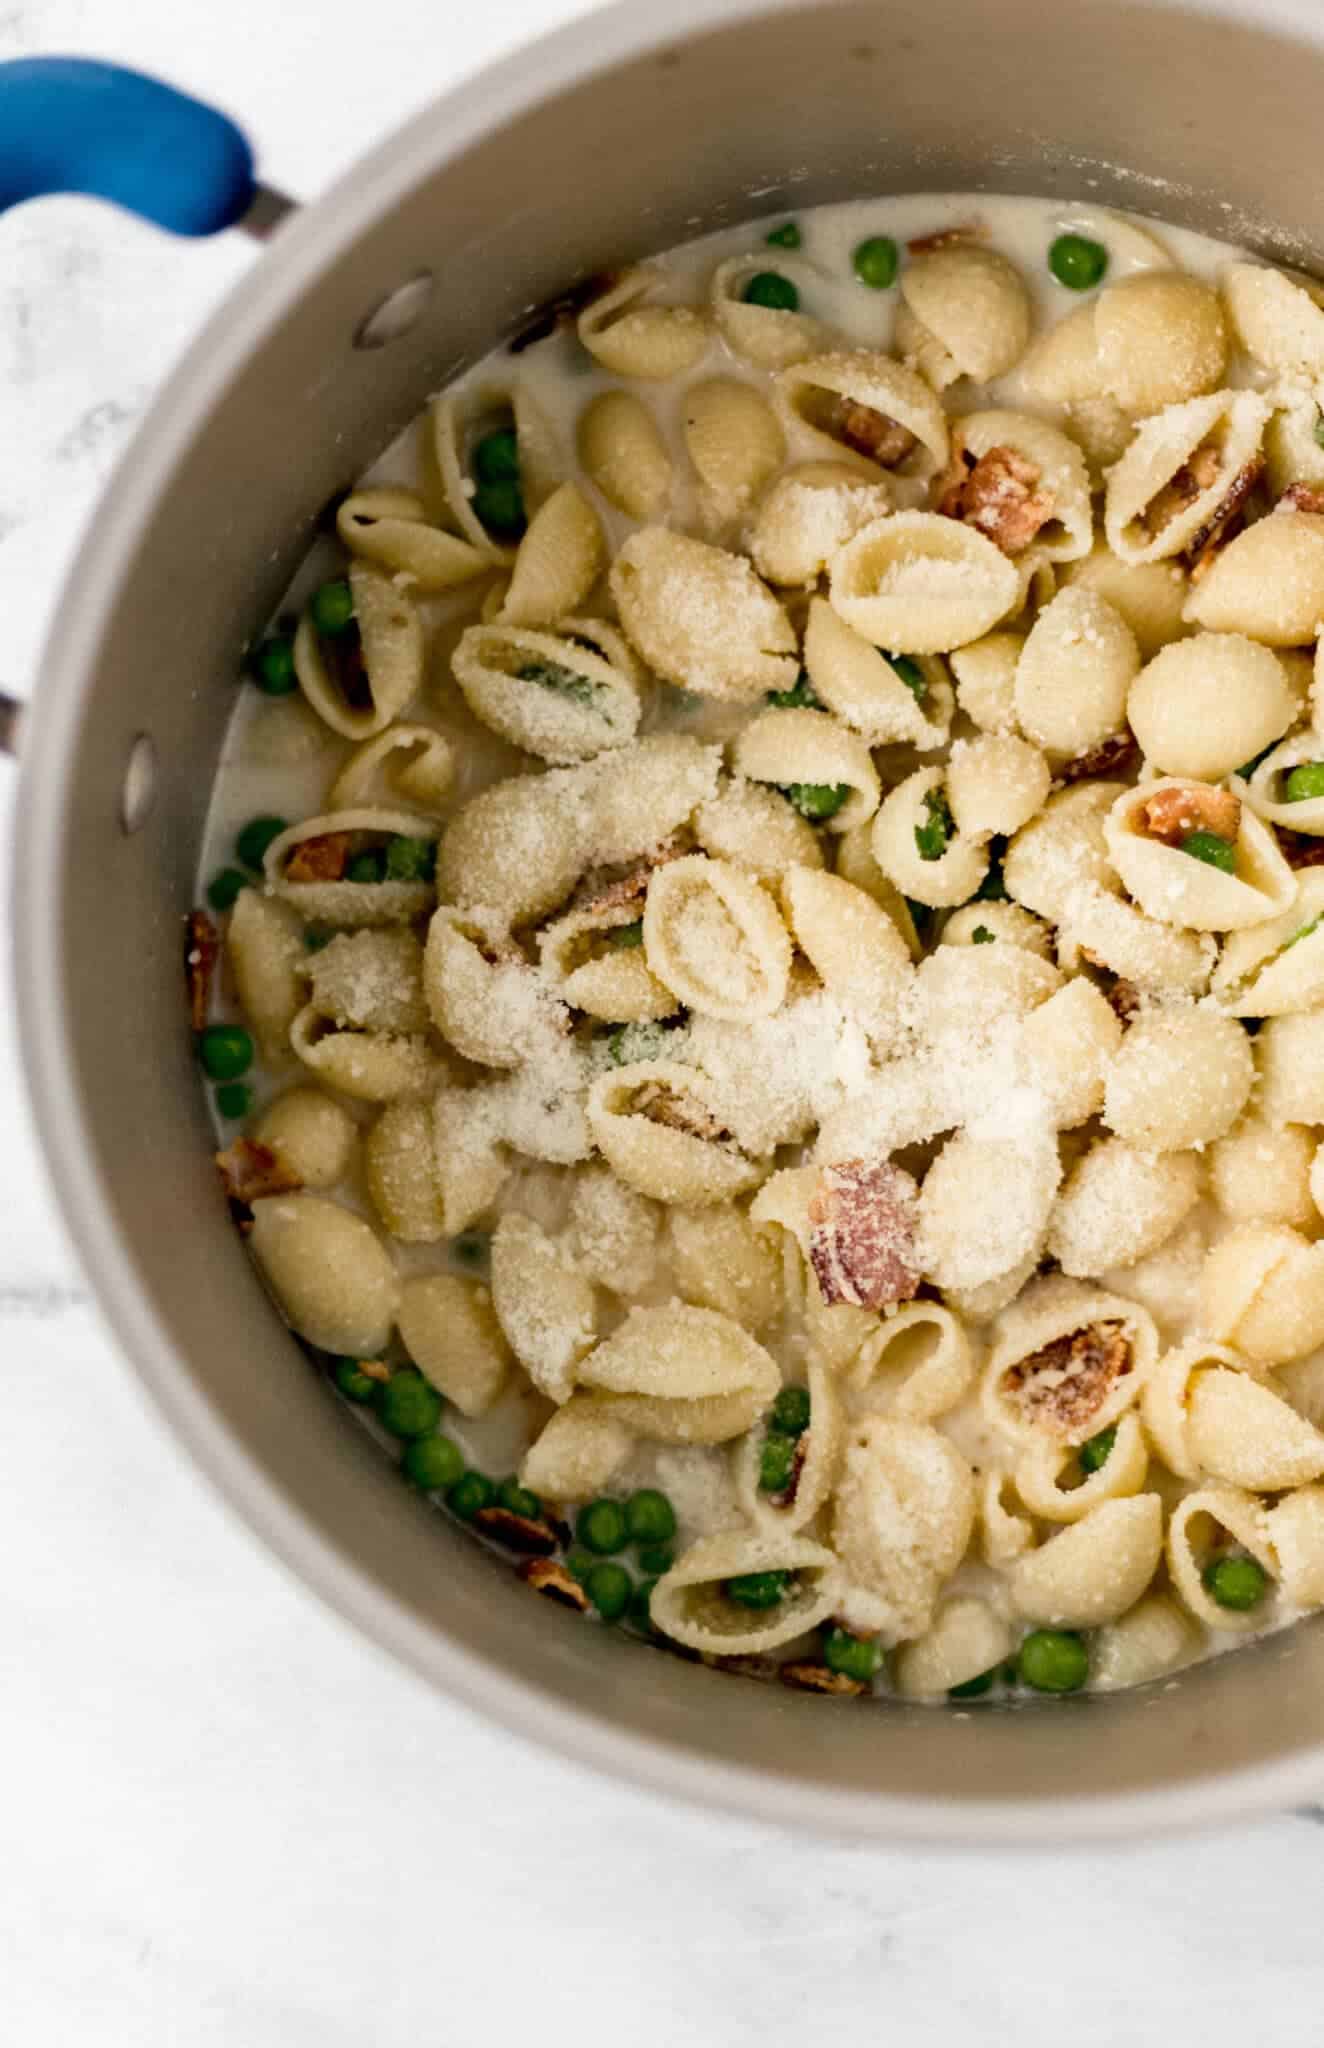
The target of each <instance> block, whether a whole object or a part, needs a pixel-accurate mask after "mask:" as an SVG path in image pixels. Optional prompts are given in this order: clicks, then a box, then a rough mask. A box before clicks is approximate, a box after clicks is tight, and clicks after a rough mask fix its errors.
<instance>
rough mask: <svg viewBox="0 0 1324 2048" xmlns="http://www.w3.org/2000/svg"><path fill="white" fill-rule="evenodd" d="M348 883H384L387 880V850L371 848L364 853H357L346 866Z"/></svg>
mask: <svg viewBox="0 0 1324 2048" xmlns="http://www.w3.org/2000/svg"><path fill="white" fill-rule="evenodd" d="M345 880H346V881H347V882H360V883H369V882H384V881H385V880H386V849H385V847H384V846H370V847H368V848H367V849H366V851H364V852H363V853H356V854H355V855H354V857H353V859H352V860H350V861H347V862H346V864H345Z"/></svg>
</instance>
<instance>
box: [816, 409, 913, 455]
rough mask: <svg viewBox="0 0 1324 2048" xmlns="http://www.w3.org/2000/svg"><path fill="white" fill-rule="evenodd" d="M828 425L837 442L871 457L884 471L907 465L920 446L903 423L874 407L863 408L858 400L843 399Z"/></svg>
mask: <svg viewBox="0 0 1324 2048" xmlns="http://www.w3.org/2000/svg"><path fill="white" fill-rule="evenodd" d="M824 425H825V428H826V431H827V432H828V433H830V434H831V435H833V436H834V438H835V439H836V440H838V441H844V442H845V443H846V446H847V447H848V448H853V449H854V450H855V452H856V454H857V455H867V456H868V457H869V460H870V461H871V462H876V463H878V464H879V465H880V467H881V468H883V469H892V468H894V467H895V465H896V464H897V463H898V462H904V461H905V459H906V457H907V456H908V455H910V454H911V453H912V452H913V451H914V450H915V449H916V448H917V447H918V446H919V443H918V441H917V439H916V437H915V435H914V434H912V433H911V431H910V428H909V427H903V426H902V424H901V422H900V420H894V419H893V418H892V415H891V414H890V413H886V412H879V411H878V410H877V408H876V407H874V406H872V405H862V404H861V403H860V401H859V400H858V399H856V398H839V399H838V400H837V402H836V404H835V405H834V406H832V407H831V408H830V411H829V413H828V414H827V415H826V416H825V419H824Z"/></svg>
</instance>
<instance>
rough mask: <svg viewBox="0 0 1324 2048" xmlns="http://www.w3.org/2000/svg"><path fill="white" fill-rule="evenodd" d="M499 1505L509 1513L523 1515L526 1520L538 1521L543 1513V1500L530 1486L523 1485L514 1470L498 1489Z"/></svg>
mask: <svg viewBox="0 0 1324 2048" xmlns="http://www.w3.org/2000/svg"><path fill="white" fill-rule="evenodd" d="M496 1497H497V1506H498V1507H499V1508H505V1510H506V1512H507V1514H511V1515H523V1517H524V1519H525V1521H526V1522H536V1521H537V1520H538V1519H539V1517H540V1515H541V1514H542V1502H541V1500H540V1499H539V1498H538V1495H537V1494H536V1493H534V1492H533V1491H532V1490H531V1489H530V1488H529V1487H527V1486H521V1485H520V1483H519V1480H518V1479H517V1478H516V1477H515V1475H514V1473H513V1472H512V1473H511V1475H510V1478H509V1479H503V1480H502V1481H501V1484H500V1485H499V1486H498V1488H497V1490H496Z"/></svg>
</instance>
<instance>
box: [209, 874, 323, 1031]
mask: <svg viewBox="0 0 1324 2048" xmlns="http://www.w3.org/2000/svg"><path fill="white" fill-rule="evenodd" d="M225 944H226V951H227V953H228V955H229V960H230V972H231V973H232V974H233V976H234V984H235V990H236V993H237V994H238V997H239V1000H240V1002H241V1003H242V1004H243V1007H244V1014H245V1016H246V1017H247V1018H248V1020H249V1022H250V1024H251V1025H252V1027H253V1031H254V1034H255V1036H256V1038H257V1041H258V1045H259V1046H260V1048H261V1050H262V1054H263V1057H264V1058H265V1059H268V1060H278V1059H279V1058H280V1056H281V1054H282V1053H283V1052H285V1051H286V1050H287V1049H288V1046H289V1037H290V1026H291V1024H292V1023H293V1022H294V1019H295V1016H296V1015H297V1013H298V1011H299V1009H300V1008H301V1006H302V1004H303V1000H304V984H303V978H302V976H301V974H300V972H299V969H300V968H301V967H302V966H303V964H304V961H305V959H306V958H307V955H306V954H305V952H304V946H303V929H302V926H301V925H300V923H299V919H298V918H297V916H296V915H295V913H294V911H293V910H292V909H291V908H290V906H289V905H288V904H285V903H275V902H273V901H272V899H271V898H270V897H269V896H264V895H262V893H261V892H260V890H257V889H244V890H242V891H241V892H240V894H239V896H238V898H237V900H236V902H235V906H234V910H233V911H232V912H231V915H230V925H229V929H228V931H227V932H226V935H225Z"/></svg>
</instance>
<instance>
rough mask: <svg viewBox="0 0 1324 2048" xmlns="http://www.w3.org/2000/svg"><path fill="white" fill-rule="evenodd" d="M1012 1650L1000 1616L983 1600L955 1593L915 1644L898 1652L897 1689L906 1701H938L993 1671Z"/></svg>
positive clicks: (1006, 1630)
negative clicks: (958, 1686) (971, 1680)
mask: <svg viewBox="0 0 1324 2048" xmlns="http://www.w3.org/2000/svg"><path fill="white" fill-rule="evenodd" d="M1011 1649H1012V1638H1011V1630H1010V1629H1009V1628H1008V1626H1007V1624H1006V1622H1005V1621H1004V1620H1003V1618H1002V1616H1001V1615H1000V1614H998V1613H996V1612H995V1611H994V1609H993V1608H992V1607H990V1606H989V1604H988V1602H987V1601H986V1600H976V1599H972V1598H971V1597H970V1596H969V1595H968V1594H963V1595H958V1597H957V1598H956V1599H954V1600H945V1601H944V1602H943V1604H942V1606H941V1607H940V1608H939V1609H938V1611H937V1613H936V1615H935V1616H934V1618H933V1624H932V1626H931V1627H930V1628H928V1629H927V1630H926V1631H925V1633H924V1634H923V1635H922V1636H920V1637H919V1639H918V1641H916V1642H913V1643H906V1644H905V1645H904V1646H903V1647H902V1648H901V1649H900V1650H899V1651H898V1652H897V1655H896V1658H895V1660H894V1665H893V1675H894V1677H895V1680H896V1688H897V1691H898V1692H900V1693H902V1694H904V1695H905V1697H906V1698H907V1699H916V1700H923V1699H939V1698H941V1697H942V1696H943V1695H944V1694H946V1693H949V1692H950V1691H951V1690H952V1688H953V1686H957V1685H964V1684H966V1683H967V1681H968V1680H970V1679H972V1678H979V1677H980V1676H982V1674H983V1673H984V1672H985V1671H991V1670H992V1669H993V1668H994V1666H995V1665H997V1664H1001V1663H1002V1662H1003V1661H1004V1659H1005V1658H1007V1657H1008V1656H1009V1655H1010V1654H1011Z"/></svg>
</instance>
